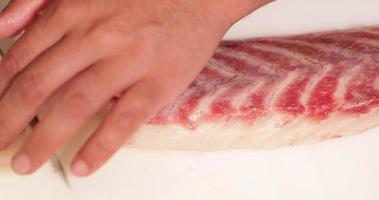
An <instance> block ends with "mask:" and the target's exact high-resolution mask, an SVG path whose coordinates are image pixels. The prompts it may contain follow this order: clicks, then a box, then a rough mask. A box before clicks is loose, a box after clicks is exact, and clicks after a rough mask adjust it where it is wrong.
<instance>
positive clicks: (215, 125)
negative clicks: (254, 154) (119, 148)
mask: <svg viewBox="0 0 379 200" xmlns="http://www.w3.org/2000/svg"><path fill="white" fill-rule="evenodd" d="M378 106H379V29H378V28H372V27H370V28H359V29H351V30H345V31H335V32H326V33H315V34H305V35H297V36H290V37H272V38H256V39H247V40H240V41H224V42H222V43H221V44H220V46H219V47H218V48H217V50H216V52H215V54H214V56H213V57H212V58H211V60H210V62H209V63H208V65H207V66H206V67H205V68H204V69H203V70H202V72H201V73H200V74H199V75H198V77H197V78H196V80H195V81H194V82H193V83H192V84H191V85H190V86H189V87H188V88H187V90H185V91H184V92H183V93H182V95H181V96H179V97H178V98H177V99H176V101H175V102H173V103H172V104H170V105H167V106H166V107H165V108H163V109H162V110H161V111H160V112H159V113H157V114H156V115H155V116H153V117H152V118H151V119H150V121H149V122H148V123H147V124H146V125H144V126H143V127H142V128H141V129H140V130H139V131H138V132H137V133H136V134H135V135H134V136H133V138H132V140H131V141H130V142H129V143H128V145H129V146H131V147H143V148H163V149H185V150H217V149H244V148H273V147H281V146H288V145H293V144H304V143H314V142H319V141H323V140H327V139H331V138H339V137H342V136H347V135H353V134H357V133H360V132H363V131H364V130H367V129H369V128H372V127H374V126H376V125H379V111H378Z"/></svg>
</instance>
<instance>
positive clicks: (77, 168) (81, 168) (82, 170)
mask: <svg viewBox="0 0 379 200" xmlns="http://www.w3.org/2000/svg"><path fill="white" fill-rule="evenodd" d="M88 171H89V169H88V165H87V164H86V163H85V162H84V161H83V160H78V161H76V162H75V163H74V164H73V165H72V172H73V173H74V175H76V176H86V175H87V173H88Z"/></svg>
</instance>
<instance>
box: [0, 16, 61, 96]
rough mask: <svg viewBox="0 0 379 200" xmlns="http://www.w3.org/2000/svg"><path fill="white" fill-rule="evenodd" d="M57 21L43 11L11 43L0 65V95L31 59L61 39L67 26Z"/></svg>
mask: <svg viewBox="0 0 379 200" xmlns="http://www.w3.org/2000/svg"><path fill="white" fill-rule="evenodd" d="M57 21H58V20H57V19H55V16H54V15H53V16H52V15H50V14H49V13H45V15H44V16H42V17H40V18H39V19H38V20H37V21H36V22H35V23H34V24H33V25H32V26H31V27H29V28H28V30H27V31H26V32H25V33H24V34H23V35H22V36H21V37H20V38H19V39H18V40H17V41H16V42H15V43H14V44H13V45H12V47H11V48H10V49H9V51H8V52H7V54H6V55H5V57H4V58H3V60H2V62H1V65H0V96H1V94H2V93H3V92H4V90H5V89H6V88H7V87H8V85H9V83H10V82H11V81H12V79H13V78H14V77H15V76H16V75H17V74H18V73H19V72H21V71H22V70H23V69H24V68H25V67H26V66H27V65H28V64H29V63H30V62H31V61H32V60H34V59H35V58H36V57H37V56H38V55H40V54H41V53H42V52H43V51H45V50H47V49H48V48H50V47H51V46H52V45H54V44H55V43H57V42H58V41H59V40H61V39H62V37H63V36H64V35H65V32H66V31H67V29H68V28H67V26H66V27H65V25H64V24H63V23H59V24H58V23H56V22H57ZM46 30H49V32H48V33H47V32H46Z"/></svg>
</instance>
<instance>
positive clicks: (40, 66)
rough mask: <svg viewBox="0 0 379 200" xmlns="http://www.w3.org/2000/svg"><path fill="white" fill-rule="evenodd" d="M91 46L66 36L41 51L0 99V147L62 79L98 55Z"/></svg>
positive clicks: (11, 138) (5, 143) (69, 76)
mask: <svg viewBox="0 0 379 200" xmlns="http://www.w3.org/2000/svg"><path fill="white" fill-rule="evenodd" d="M94 49H95V48H93V47H92V46H90V45H88V44H86V43H81V44H78V42H77V39H76V38H71V37H67V38H65V39H64V40H62V41H61V42H59V43H57V44H56V45H54V46H53V47H51V48H50V49H49V51H45V52H44V53H43V54H41V55H40V56H39V57H38V58H37V59H35V60H34V61H33V62H32V63H30V65H28V67H27V69H26V70H24V71H23V72H22V73H21V74H19V75H18V76H17V78H16V79H15V80H14V81H13V82H12V85H11V86H10V87H9V88H8V89H7V91H6V93H5V94H4V95H3V97H2V99H1V100H0V110H1V112H0V148H5V147H6V146H7V145H9V143H10V142H11V141H12V140H13V139H14V138H15V137H16V136H17V135H18V134H19V133H20V132H21V130H22V129H23V128H24V127H25V126H26V125H27V124H28V122H29V121H30V120H31V119H32V118H33V116H34V115H35V114H36V113H37V111H38V110H39V108H40V106H41V105H42V104H43V103H44V102H45V101H46V100H47V99H48V98H49V97H50V96H51V95H52V94H53V93H54V92H55V91H56V90H57V89H58V88H59V87H60V86H61V85H62V84H64V83H65V82H67V81H68V80H69V79H71V78H72V77H74V76H75V75H76V74H77V73H79V72H80V71H82V70H83V69H85V68H86V67H88V66H90V65H91V64H92V63H93V62H95V61H96V60H97V59H98V57H99V56H98V54H97V53H96V52H95V51H94Z"/></svg>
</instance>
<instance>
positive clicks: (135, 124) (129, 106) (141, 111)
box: [72, 80, 168, 176]
mask: <svg viewBox="0 0 379 200" xmlns="http://www.w3.org/2000/svg"><path fill="white" fill-rule="evenodd" d="M165 94H166V93H165V92H164V91H163V90H161V89H159V88H158V84H156V82H155V81H147V80H146V81H141V82H138V83H136V84H135V85H133V86H132V87H131V88H130V89H128V90H127V91H126V92H125V94H124V95H123V96H122V97H121V99H120V100H119V101H118V102H117V103H116V105H115V106H114V107H113V108H112V110H111V112H110V113H109V115H108V117H107V118H106V119H105V121H103V123H102V125H101V126H100V128H99V129H98V130H97V131H96V132H95V133H94V134H93V135H92V136H91V137H90V139H89V140H88V141H87V142H86V144H85V145H84V147H83V148H82V149H81V150H80V151H79V153H78V154H77V155H76V158H75V159H74V161H73V163H72V171H73V173H74V174H75V175H76V176H87V175H89V174H91V173H93V172H94V171H96V170H97V169H98V168H99V167H100V166H102V165H103V164H104V163H105V162H106V161H107V160H108V159H109V158H110V157H111V156H112V155H113V154H114V153H115V152H116V151H117V150H118V149H119V148H120V147H121V146H122V145H124V143H125V142H126V140H127V139H128V138H129V137H130V136H131V135H132V134H133V133H134V132H135V131H136V130H137V129H138V128H139V127H140V126H141V125H143V124H144V123H145V121H146V120H147V119H148V117H150V115H152V114H154V113H155V112H157V110H158V109H159V108H160V107H162V106H163V105H164V104H165V103H167V102H168V98H167V97H168V96H167V95H165Z"/></svg>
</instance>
